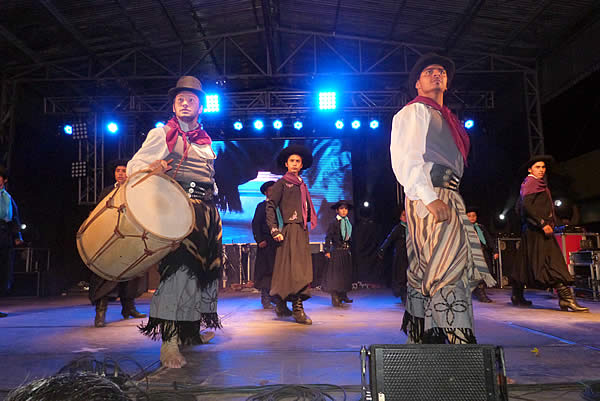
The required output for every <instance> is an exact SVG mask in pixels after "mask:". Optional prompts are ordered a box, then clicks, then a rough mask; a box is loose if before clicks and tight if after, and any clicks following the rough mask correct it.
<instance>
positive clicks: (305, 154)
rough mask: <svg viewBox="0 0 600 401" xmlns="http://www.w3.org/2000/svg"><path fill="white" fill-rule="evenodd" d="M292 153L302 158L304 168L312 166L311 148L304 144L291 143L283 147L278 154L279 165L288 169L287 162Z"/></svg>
mask: <svg viewBox="0 0 600 401" xmlns="http://www.w3.org/2000/svg"><path fill="white" fill-rule="evenodd" d="M291 155H298V156H300V157H301V158H302V170H306V169H307V168H310V166H312V163H313V157H312V153H311V152H310V150H308V149H307V148H306V147H304V146H302V145H290V146H288V147H287V148H285V149H283V150H282V151H281V152H280V153H279V155H278V156H277V166H278V167H279V168H281V169H283V170H285V171H287V168H286V167H285V163H287V161H288V159H289V158H290V156H291Z"/></svg>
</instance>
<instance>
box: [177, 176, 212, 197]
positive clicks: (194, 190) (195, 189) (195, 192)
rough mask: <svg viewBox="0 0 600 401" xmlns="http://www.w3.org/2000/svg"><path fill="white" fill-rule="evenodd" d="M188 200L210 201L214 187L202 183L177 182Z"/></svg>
mask: <svg viewBox="0 0 600 401" xmlns="http://www.w3.org/2000/svg"><path fill="white" fill-rule="evenodd" d="M179 185H181V187H182V188H183V190H184V191H185V192H187V195H188V197H189V198H190V199H200V200H211V199H212V198H213V195H214V185H213V184H209V183H204V182H194V181H191V182H179Z"/></svg>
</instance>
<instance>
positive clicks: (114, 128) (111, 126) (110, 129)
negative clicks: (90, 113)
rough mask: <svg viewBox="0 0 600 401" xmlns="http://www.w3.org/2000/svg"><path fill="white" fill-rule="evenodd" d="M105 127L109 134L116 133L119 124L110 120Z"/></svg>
mask: <svg viewBox="0 0 600 401" xmlns="http://www.w3.org/2000/svg"><path fill="white" fill-rule="evenodd" d="M106 129H108V132H110V133H111V134H116V133H117V131H118V130H119V126H118V125H117V123H115V122H112V121H111V122H110V123H108V124H107V125H106Z"/></svg>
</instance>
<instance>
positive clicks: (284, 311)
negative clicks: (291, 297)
mask: <svg viewBox="0 0 600 401" xmlns="http://www.w3.org/2000/svg"><path fill="white" fill-rule="evenodd" d="M275 301H276V302H275V313H276V314H277V316H278V317H288V316H292V311H291V310H290V309H289V308H288V307H287V303H286V302H285V301H284V300H283V299H281V297H277V298H276V299H275Z"/></svg>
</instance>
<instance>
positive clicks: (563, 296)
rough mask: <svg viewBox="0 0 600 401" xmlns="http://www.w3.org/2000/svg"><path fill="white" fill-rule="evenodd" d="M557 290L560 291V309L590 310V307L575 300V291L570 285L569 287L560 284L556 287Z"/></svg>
mask: <svg viewBox="0 0 600 401" xmlns="http://www.w3.org/2000/svg"><path fill="white" fill-rule="evenodd" d="M555 288H556V291H557V292H558V306H560V310H563V311H566V310H569V309H571V310H572V311H573V312H589V311H590V309H589V308H586V307H584V306H581V305H579V304H578V303H577V301H576V300H575V296H574V295H573V291H571V288H570V287H567V286H566V285H564V284H562V283H561V284H559V285H557V286H556V287H555Z"/></svg>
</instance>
